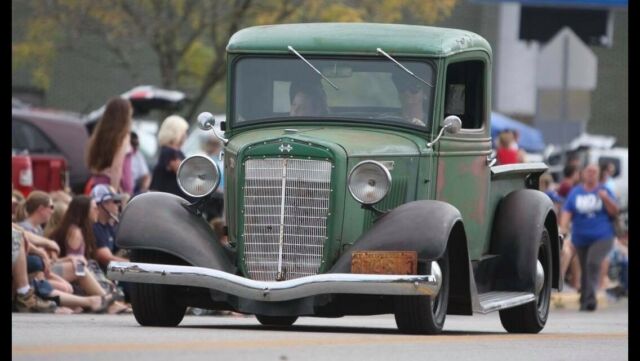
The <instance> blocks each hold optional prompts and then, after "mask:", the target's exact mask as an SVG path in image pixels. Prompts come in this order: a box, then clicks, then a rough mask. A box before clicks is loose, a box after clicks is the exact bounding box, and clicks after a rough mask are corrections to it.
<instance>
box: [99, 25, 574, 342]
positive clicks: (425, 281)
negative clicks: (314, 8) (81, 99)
mask: <svg viewBox="0 0 640 361" xmlns="http://www.w3.org/2000/svg"><path fill="white" fill-rule="evenodd" d="M227 53H228V58H227V60H228V76H227V79H228V84H227V99H228V102H227V116H226V121H225V123H224V124H221V125H220V126H221V129H223V130H224V134H218V135H219V136H220V138H221V139H222V141H223V142H224V144H225V154H224V177H225V179H224V184H225V189H224V192H225V215H226V225H227V226H226V233H225V234H218V235H216V234H215V233H214V232H213V231H212V230H211V229H210V228H208V226H207V225H206V223H205V224H203V221H202V217H201V215H200V214H199V211H198V209H199V207H201V203H202V202H204V200H206V199H207V197H209V196H210V195H211V193H212V192H213V191H214V190H215V188H216V186H217V183H218V182H219V174H220V170H219V169H218V168H217V166H215V164H213V162H210V161H208V160H207V159H206V158H205V157H202V156H193V157H190V158H187V159H185V160H184V162H183V163H182V165H181V167H180V168H181V169H180V170H179V171H178V183H179V184H180V186H181V187H182V189H183V190H184V191H185V193H186V194H189V195H191V196H194V197H196V198H200V199H202V201H201V202H195V203H193V204H188V203H187V202H186V201H185V200H183V199H180V198H179V197H175V196H169V195H166V194H157V193H151V194H147V195H142V196H139V197H136V198H135V199H134V200H133V201H132V202H131V203H130V204H129V205H128V206H127V208H126V209H125V210H124V213H123V215H122V220H121V222H120V229H119V232H118V237H117V242H118V245H119V246H120V247H123V248H129V249H132V250H133V256H132V259H131V260H132V262H127V263H117V262H114V263H112V264H110V266H109V272H108V274H109V276H110V277H112V278H113V279H117V280H125V281H130V282H134V290H139V291H134V292H133V294H132V304H133V309H134V314H135V315H136V318H137V320H138V321H139V322H140V323H141V324H142V325H158V324H162V325H167V326H175V325H177V324H178V323H179V322H180V321H181V320H182V317H183V315H184V309H185V307H187V306H189V305H198V307H202V306H204V308H211V309H231V310H235V311H237V312H244V313H250V314H256V316H257V318H258V321H259V322H261V323H263V324H269V325H281V326H288V325H291V324H293V323H294V322H295V321H296V319H297V317H298V316H304V315H313V316H321V317H339V316H344V315H368V314H381V313H392V314H394V315H395V318H396V323H397V325H398V328H399V329H400V330H401V331H403V332H407V333H426V334H433V333H439V332H441V330H442V327H443V325H444V320H445V317H446V314H458V315H472V314H474V313H486V312H491V311H500V315H501V320H502V322H503V325H504V326H505V328H506V329H507V330H508V331H510V332H539V331H540V330H542V328H543V327H544V325H545V323H546V320H547V316H548V311H549V296H550V292H551V289H552V288H556V289H558V288H560V287H561V285H562V284H561V282H560V277H559V273H558V265H559V250H560V246H561V245H560V242H561V241H560V239H559V237H558V232H557V225H556V215H555V213H554V211H553V205H552V203H551V201H550V200H549V199H548V198H547V197H546V196H545V195H544V193H542V192H539V191H538V190H537V186H538V177H539V176H540V174H541V173H542V172H544V171H545V170H546V166H545V165H544V164H543V163H527V164H516V165H504V166H495V159H493V158H492V156H491V154H492V152H491V136H490V134H491V132H490V130H491V124H490V113H491V109H490V104H491V102H490V95H491V91H490V89H491V57H492V53H491V47H490V46H489V44H488V43H487V41H486V40H484V39H483V38H482V37H480V36H479V35H477V34H474V33H471V32H468V31H463V30H456V29H444V28H435V27H426V26H408V25H391V24H340V23H324V24H288V25H272V26H261V27H252V28H247V29H244V30H241V31H239V32H238V33H236V34H235V35H234V36H232V37H231V39H230V40H229V44H228V46H227ZM198 121H199V123H200V125H201V128H202V129H212V128H213V126H214V125H215V119H214V118H213V116H211V114H209V113H203V114H201V115H200V116H199V117H198ZM216 134H217V133H216ZM156 209H162V211H161V212H159V211H155V210H156ZM150 214H151V215H153V216H152V217H149V215H150ZM143 218H144V220H143ZM142 234H144V236H143V235H142ZM221 237H224V238H226V241H225V242H220V241H219V239H220V238H221ZM187 274H188V275H190V276H188V275H187ZM169 285H171V286H169ZM189 287H201V288H203V289H205V290H206V292H201V294H198V292H197V291H194V290H193V289H190V288H189ZM149 290H152V291H149ZM201 291H202V290H201ZM137 292H140V293H139V294H140V295H142V294H143V292H156V293H157V294H158V295H162V298H164V299H167V303H166V304H165V305H164V306H158V303H151V302H148V301H145V300H144V299H142V298H141V297H138V296H136V295H137V294H138V293H137ZM159 307H160V308H159ZM160 314H164V315H167V314H169V315H171V316H159V315H160Z"/></svg>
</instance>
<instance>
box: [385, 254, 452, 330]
mask: <svg viewBox="0 0 640 361" xmlns="http://www.w3.org/2000/svg"><path fill="white" fill-rule="evenodd" d="M438 265H439V266H440V271H441V272H442V285H441V286H440V291H439V292H438V294H437V295H436V296H399V297H396V298H394V308H395V311H394V314H395V318H396V325H398V330H400V332H403V333H409V334H425V335H433V334H438V333H440V332H442V327H443V326H444V320H445V317H446V316H447V304H448V302H449V252H448V251H445V253H444V255H442V258H440V259H439V260H438Z"/></svg>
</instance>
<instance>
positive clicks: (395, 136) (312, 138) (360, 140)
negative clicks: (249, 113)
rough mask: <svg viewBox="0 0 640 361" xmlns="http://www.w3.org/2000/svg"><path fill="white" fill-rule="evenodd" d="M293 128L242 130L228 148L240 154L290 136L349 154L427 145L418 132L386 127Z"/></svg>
mask: <svg viewBox="0 0 640 361" xmlns="http://www.w3.org/2000/svg"><path fill="white" fill-rule="evenodd" d="M285 129H287V130H285ZM289 129H290V128H285V127H274V128H266V129H265V128H262V129H256V130H249V131H245V132H242V133H240V134H238V135H236V136H234V137H232V138H231V140H230V142H229V144H228V145H227V150H228V151H230V152H232V153H236V154H237V153H238V152H239V151H240V150H241V149H243V148H244V147H246V146H249V145H251V144H255V143H259V142H270V141H274V140H277V139H284V138H289V139H294V140H298V141H302V142H311V143H315V144H319V145H324V146H327V147H329V148H334V147H339V148H341V149H342V150H343V151H344V152H345V153H346V155H347V156H348V157H363V156H376V155H383V156H411V155H419V154H420V149H421V148H424V144H425V140H421V139H420V138H419V137H417V136H415V135H410V134H405V133H401V132H396V131H393V130H385V129H362V128H347V129H345V127H344V126H336V127H331V126H326V127H296V128H295V131H291V130H289ZM420 144H422V146H420Z"/></svg>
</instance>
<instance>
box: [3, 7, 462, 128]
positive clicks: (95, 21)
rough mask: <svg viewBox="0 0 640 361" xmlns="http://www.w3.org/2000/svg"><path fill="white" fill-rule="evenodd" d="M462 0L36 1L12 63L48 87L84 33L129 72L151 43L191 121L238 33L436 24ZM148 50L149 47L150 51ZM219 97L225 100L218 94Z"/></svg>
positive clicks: (218, 80) (218, 78)
mask: <svg viewBox="0 0 640 361" xmlns="http://www.w3.org/2000/svg"><path fill="white" fill-rule="evenodd" d="M455 3H456V0H387V1H378V0H342V1H340V0H260V1H258V0H216V1H202V0H171V1H165V0H111V1H91V0H44V1H43V0H32V1H31V2H30V6H31V14H30V16H29V17H28V20H27V23H26V24H25V32H24V36H23V38H22V39H20V40H19V41H17V42H14V43H13V45H12V52H13V66H14V68H19V67H27V68H28V69H30V71H31V76H32V81H33V83H34V84H35V85H37V86H40V87H42V88H44V89H47V88H48V87H49V85H50V78H51V71H52V68H53V66H52V64H53V62H54V61H55V59H56V55H57V52H58V51H59V50H60V49H62V48H65V49H71V50H73V48H74V45H75V44H76V43H77V40H78V39H79V38H80V37H81V36H93V37H96V38H97V39H101V40H102V41H103V42H104V44H105V47H106V48H107V49H108V50H109V51H110V52H111V53H112V54H113V55H114V56H115V58H116V59H117V64H115V65H117V66H119V67H121V68H122V69H123V71H132V62H133V61H134V59H132V54H136V52H138V51H141V50H144V49H150V50H151V51H152V52H153V54H154V56H155V58H156V59H157V64H158V67H159V74H160V78H161V82H162V83H161V86H163V87H166V88H171V89H181V90H185V91H187V92H188V93H189V94H190V95H191V97H192V100H193V101H192V102H191V106H190V109H189V110H188V111H187V114H186V115H187V117H188V118H187V119H191V118H192V115H193V114H194V113H195V111H196V110H197V108H198V106H199V105H200V104H201V103H202V101H203V100H204V99H205V98H206V97H207V96H208V95H209V94H210V93H211V90H212V89H213V88H214V86H216V84H218V85H219V86H218V87H216V89H219V88H220V89H223V88H221V87H220V84H222V83H223V80H224V77H225V70H226V68H225V48H226V45H227V42H228V39H229V38H230V37H231V35H232V34H233V33H235V32H236V31H238V30H240V29H242V28H244V27H247V26H252V25H264V24H274V23H294V22H328V21H331V22H384V23H409V24H433V23H434V22H436V21H437V20H440V19H442V18H443V17H447V16H448V15H450V13H451V11H452V9H453V7H454V5H455ZM147 51H148V50H147ZM217 100H218V102H220V99H219V98H218V99H217Z"/></svg>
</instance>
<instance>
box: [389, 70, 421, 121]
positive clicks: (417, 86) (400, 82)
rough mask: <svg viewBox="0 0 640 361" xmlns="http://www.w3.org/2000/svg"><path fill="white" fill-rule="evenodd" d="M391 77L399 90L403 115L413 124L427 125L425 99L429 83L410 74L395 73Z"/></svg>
mask: <svg viewBox="0 0 640 361" xmlns="http://www.w3.org/2000/svg"><path fill="white" fill-rule="evenodd" d="M391 79H392V80H393V84H394V85H395V87H396V89H397V90H398V97H399V99H400V105H401V106H402V117H403V118H404V119H406V120H407V121H408V122H410V123H412V124H415V125H420V126H423V127H426V126H427V124H426V123H425V118H426V114H425V112H424V101H425V100H426V99H427V92H426V91H425V87H426V86H427V85H426V84H424V83H422V82H421V81H419V80H418V79H415V78H412V77H411V76H410V75H408V74H398V73H394V74H393V75H392V77H391Z"/></svg>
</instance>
